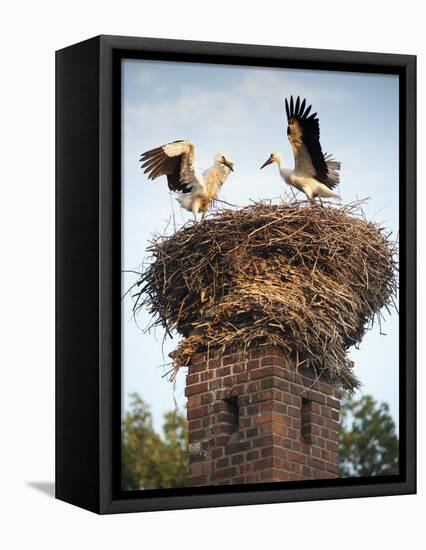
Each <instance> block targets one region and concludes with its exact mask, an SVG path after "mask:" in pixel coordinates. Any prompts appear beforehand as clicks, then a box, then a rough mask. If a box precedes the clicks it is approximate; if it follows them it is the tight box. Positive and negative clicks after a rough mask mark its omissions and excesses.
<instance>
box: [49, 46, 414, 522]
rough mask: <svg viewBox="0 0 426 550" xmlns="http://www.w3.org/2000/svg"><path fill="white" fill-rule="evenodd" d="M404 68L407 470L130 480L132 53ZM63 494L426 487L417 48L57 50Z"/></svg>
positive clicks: (222, 494) (274, 494)
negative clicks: (126, 474) (148, 483)
mask: <svg viewBox="0 0 426 550" xmlns="http://www.w3.org/2000/svg"><path fill="white" fill-rule="evenodd" d="M122 58H141V59H155V60H171V61H191V62H203V63H222V64H223V63H224V64H237V65H253V66H269V67H294V68H305V69H323V70H334V71H353V72H364V73H365V72H372V73H384V74H387V73H390V74H398V75H399V77H400V78H399V82H400V88H399V92H400V94H399V95H400V114H399V123H400V140H399V143H400V174H399V176H400V318H401V323H400V344H401V346H400V348H401V351H400V474H399V475H398V476H382V477H375V478H351V479H336V480H331V481H330V480H323V481H306V482H305V481H303V482H283V483H269V484H267V483H265V484H256V485H247V486H227V487H207V488H202V487H197V488H185V489H170V490H166V489H162V490H155V491H138V492H132V493H127V494H126V493H122V492H121V491H120V484H119V469H120V424H121V411H120V405H121V391H120V382H121V373H120V331H121V327H120V322H121V319H120V242H121V241H120V211H121V208H120V116H121V115H120V60H121V59H122ZM56 159H57V160H56V498H58V499H61V500H64V501H66V502H70V503H72V504H75V505H77V506H81V507H83V508H86V509H88V510H91V511H93V512H97V513H100V514H106V513H120V512H137V511H147V510H166V509H180V508H195V507H208V506H229V505H239V504H259V503H271V502H290V501H301V500H318V499H334V498H350V497H367V496H380V495H398V494H409V493H415V492H416V57H415V56H411V55H395V54H383V53H364V52H349V51H330V50H312V49H301V48H282V47H272V46H255V45H240V44H221V43H209V42H192V41H181V40H163V39H151V38H130V37H119V36H98V37H95V38H92V39H90V40H87V41H84V42H81V43H79V44H76V45H73V46H70V47H67V48H64V49H62V50H59V51H58V52H56Z"/></svg>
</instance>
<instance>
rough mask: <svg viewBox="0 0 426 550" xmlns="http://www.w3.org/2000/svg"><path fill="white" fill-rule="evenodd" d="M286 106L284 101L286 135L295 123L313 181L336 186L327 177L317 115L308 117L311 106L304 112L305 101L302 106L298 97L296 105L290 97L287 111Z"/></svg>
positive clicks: (330, 186) (331, 186)
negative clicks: (307, 158) (308, 157)
mask: <svg viewBox="0 0 426 550" xmlns="http://www.w3.org/2000/svg"><path fill="white" fill-rule="evenodd" d="M288 105H289V104H288V101H287V99H286V113H287V121H288V124H289V125H288V128H287V134H288V135H289V134H290V132H291V128H290V125H291V124H294V123H297V125H298V127H299V128H300V130H301V139H302V141H303V144H304V145H305V147H306V150H307V152H308V153H309V156H310V157H311V161H312V166H313V167H314V170H315V176H314V177H315V179H317V180H318V181H320V182H322V183H324V184H325V185H327V187H329V188H330V189H332V188H333V187H335V185H336V184H335V182H334V181H332V180H331V179H330V177H329V172H328V166H327V163H326V160H325V158H324V154H323V152H322V149H321V144H320V128H319V120H318V117H317V113H313V114H312V115H310V116H309V117H308V115H309V113H310V111H311V105H309V106H308V107H307V108H306V110H305V105H306V100H305V99H304V100H303V101H302V104H300V98H299V97H298V98H297V100H296V105H294V100H293V96H291V97H290V108H289V109H288Z"/></svg>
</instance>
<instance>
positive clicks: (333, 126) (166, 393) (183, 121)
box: [122, 60, 399, 429]
mask: <svg viewBox="0 0 426 550" xmlns="http://www.w3.org/2000/svg"><path fill="white" fill-rule="evenodd" d="M122 92H123V103H122V115H123V117H122V120H123V125H122V138H123V139H122V155H123V173H122V205H123V253H122V269H123V270H129V269H139V268H140V266H141V264H142V263H143V261H144V259H145V258H146V256H147V254H146V247H147V244H148V241H149V239H150V237H151V235H152V234H153V233H156V232H160V233H163V232H164V229H165V227H166V225H167V223H168V222H169V221H170V219H171V215H172V213H174V219H175V223H176V225H177V226H180V225H182V224H183V223H184V222H185V221H187V220H188V219H190V217H191V215H190V214H189V213H187V212H183V211H182V210H181V209H180V208H179V206H178V204H177V203H176V201H175V200H174V199H173V198H172V197H171V196H170V193H169V191H168V188H167V184H166V178H159V179H157V180H155V181H154V182H152V181H150V182H148V180H147V179H146V177H145V176H144V174H143V172H142V171H141V169H140V166H139V163H138V159H139V156H140V154H141V153H142V152H143V151H146V150H148V149H152V148H153V147H156V146H158V145H162V144H164V143H167V142H169V141H173V140H175V139H190V140H191V141H193V143H195V146H196V150H195V153H196V161H197V165H198V166H199V168H202V169H203V168H207V167H209V166H210V165H211V164H212V160H213V157H214V155H215V154H216V153H218V152H223V153H226V154H227V156H228V157H230V158H231V159H232V160H233V161H234V162H235V173H234V174H232V175H231V176H230V177H229V179H228V180H227V181H226V183H225V185H224V186H223V188H222V191H221V196H220V198H222V199H223V200H225V201H227V202H230V203H232V204H237V205H241V206H242V205H245V204H248V203H249V202H250V200H256V199H268V198H278V197H279V196H280V195H282V194H284V193H285V191H286V189H285V184H284V182H283V181H282V180H281V178H280V176H279V174H278V170H277V168H276V166H271V167H268V168H265V169H264V170H262V171H260V170H259V167H260V165H261V164H262V163H263V162H264V161H265V160H266V158H267V157H268V155H269V154H270V153H271V152H273V151H280V152H281V153H282V154H283V156H284V161H285V162H286V164H288V165H289V166H293V156H292V153H291V149H290V145H289V143H288V140H287V137H286V121H285V110H284V98H285V97H286V96H287V97H288V96H289V95H290V94H293V95H300V96H301V97H306V98H307V102H308V103H312V105H313V110H314V111H317V112H318V116H319V120H320V128H321V144H322V146H323V150H324V151H327V152H331V153H333V154H334V156H335V158H336V159H338V160H340V161H341V162H342V172H341V185H340V194H341V197H342V200H343V202H345V203H346V202H351V201H353V200H356V199H364V198H366V199H367V198H368V200H367V202H366V203H365V205H364V206H363V210H364V212H365V215H366V217H367V218H368V219H370V220H374V221H376V222H379V223H380V224H381V225H382V226H383V227H386V228H387V229H389V230H390V231H392V232H393V234H394V235H395V237H396V236H397V233H398V198H399V197H398V77H397V76H390V75H371V74H359V73H341V72H331V71H311V70H299V69H275V68H274V69H269V68H260V67H238V66H226V65H208V64H196V63H174V62H173V63H172V62H170V63H169V62H157V61H145V60H125V61H123V80H122ZM300 198H301V197H300ZM168 230H169V231H171V230H173V226H172V224H170V225H169V229H168ZM133 281H134V277H132V276H131V275H129V274H126V275H124V276H123V291H124V290H126V289H127V288H128V287H129V286H130V284H131V283H132V282H133ZM131 308H132V302H131V299H130V298H126V299H125V300H124V301H123V309H122V315H123V324H122V327H123V328H122V330H123V355H122V377H123V396H122V397H123V410H125V409H126V408H127V407H128V404H129V402H128V395H129V393H131V392H133V391H137V392H138V393H139V394H140V395H141V396H142V397H143V399H145V400H146V402H147V403H148V404H149V405H150V406H151V411H152V413H153V416H154V424H155V427H156V429H160V428H161V425H162V414H163V412H165V411H167V410H170V409H172V408H173V407H174V404H175V400H176V403H177V405H178V406H179V407H180V408H181V410H182V411H183V410H184V408H183V407H184V405H185V397H184V393H183V391H184V383H185V376H184V374H185V373H184V372H183V371H182V372H181V373H180V375H179V376H178V379H177V381H176V386H175V387H174V388H173V387H172V385H171V384H170V382H168V381H167V379H166V378H164V377H163V375H164V373H165V370H166V369H165V368H164V367H162V366H161V365H163V364H164V363H165V362H167V361H168V357H167V355H168V353H169V352H170V351H172V350H173V349H174V348H175V347H176V344H177V338H175V339H173V340H170V339H169V340H166V341H165V342H163V333H162V331H161V330H159V329H157V331H156V333H150V334H148V333H147V334H144V333H143V332H142V331H141V328H143V327H145V326H146V325H147V324H148V323H149V316H148V315H147V314H146V313H145V312H143V313H141V315H140V316H139V317H138V324H136V323H135V321H134V320H133V318H132V313H131ZM382 332H385V333H386V336H384V335H381V334H380V331H379V327H378V326H375V327H374V328H373V330H372V331H370V332H368V333H367V334H366V336H365V337H364V339H363V341H362V342H361V345H360V347H359V349H353V350H351V352H350V355H351V357H352V359H353V360H354V361H355V373H356V374H357V376H358V377H359V378H360V379H361V381H362V387H361V389H360V391H359V393H370V394H373V395H374V396H375V397H376V399H378V400H380V401H386V402H388V403H389V405H390V408H391V412H392V414H393V416H394V418H395V421H396V424H397V425H398V391H399V390H398V383H399V382H398V315H397V313H396V312H393V313H392V314H391V315H390V316H389V315H388V314H387V313H386V314H385V323H384V324H383V325H382Z"/></svg>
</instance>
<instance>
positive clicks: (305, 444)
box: [185, 346, 340, 486]
mask: <svg viewBox="0 0 426 550" xmlns="http://www.w3.org/2000/svg"><path fill="white" fill-rule="evenodd" d="M185 393H186V396H187V397H188V409H187V417H188V425H189V452H190V456H189V481H188V484H189V485H190V486H197V485H224V484H238V483H256V482H270V481H288V480H304V479H325V478H334V477H337V476H338V472H339V468H338V434H339V408H340V402H339V391H338V390H337V389H336V388H335V387H334V386H333V385H332V384H330V383H326V382H323V381H318V380H317V379H316V377H315V375H314V373H313V372H312V371H311V370H309V369H300V368H299V369H298V370H297V371H296V369H295V367H294V365H291V364H290V363H289V360H288V359H287V358H286V357H285V354H284V353H283V351H282V350H281V349H280V348H278V347H274V346H261V347H258V348H256V349H252V350H250V351H248V352H236V353H232V354H226V353H225V354H222V353H219V352H210V353H209V354H197V355H195V356H194V357H193V360H192V362H191V365H190V366H189V369H188V375H187V379H186V390H185Z"/></svg>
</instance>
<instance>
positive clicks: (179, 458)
mask: <svg viewBox="0 0 426 550" xmlns="http://www.w3.org/2000/svg"><path fill="white" fill-rule="evenodd" d="M130 403H131V405H130V411H129V412H127V414H126V416H125V417H124V420H123V424H122V445H121V457H122V472H121V475H122V488H123V490H126V491H132V490H136V489H162V488H170V487H184V486H185V485H186V480H187V462H188V433H187V422H186V419H185V417H184V416H183V415H179V414H176V413H175V412H174V411H171V412H168V413H166V414H165V415H164V425H163V437H160V435H159V434H157V433H156V432H155V431H154V428H153V425H152V415H151V413H150V412H149V408H148V406H147V405H146V403H145V402H144V401H143V400H142V399H141V398H140V396H139V395H138V394H137V393H134V394H132V395H131V402H130Z"/></svg>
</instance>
